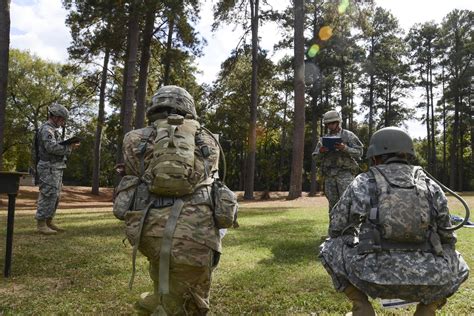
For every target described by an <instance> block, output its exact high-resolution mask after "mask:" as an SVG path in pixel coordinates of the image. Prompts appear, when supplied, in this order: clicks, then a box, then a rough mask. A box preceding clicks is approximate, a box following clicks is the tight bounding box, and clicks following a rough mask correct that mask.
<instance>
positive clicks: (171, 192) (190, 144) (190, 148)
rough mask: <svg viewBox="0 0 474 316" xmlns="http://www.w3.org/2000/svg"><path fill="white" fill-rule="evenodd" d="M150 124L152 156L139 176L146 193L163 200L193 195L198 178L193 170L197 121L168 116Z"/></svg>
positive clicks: (173, 115)
mask: <svg viewBox="0 0 474 316" xmlns="http://www.w3.org/2000/svg"><path fill="white" fill-rule="evenodd" d="M153 124H154V126H155V128H156V138H155V140H154V147H153V156H152V157H151V160H150V162H149V164H148V168H147V169H146V171H145V175H144V176H143V178H144V180H145V181H146V182H147V183H148V185H149V190H150V192H152V193H154V194H156V195H158V196H165V197H181V196H184V195H187V194H191V193H193V192H194V189H195V185H196V183H197V181H198V178H199V175H197V174H196V172H195V170H194V159H195V158H194V150H195V148H196V144H195V136H196V132H197V131H198V129H199V128H200V124H199V122H198V121H196V120H195V119H188V118H184V117H183V116H181V115H178V114H171V115H169V116H168V117H167V118H165V119H158V120H156V121H155V122H154V123H153Z"/></svg>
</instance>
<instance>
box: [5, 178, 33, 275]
mask: <svg viewBox="0 0 474 316" xmlns="http://www.w3.org/2000/svg"><path fill="white" fill-rule="evenodd" d="M23 175H27V173H24V172H7V171H0V193H6V194H8V215H7V246H6V251H5V267H4V270H3V276H4V277H5V278H8V277H9V276H10V272H11V265H12V249H13V221H14V219H15V200H16V195H17V194H18V189H19V187H20V178H21V177H22V176H23Z"/></svg>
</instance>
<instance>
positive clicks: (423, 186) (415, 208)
mask: <svg viewBox="0 0 474 316" xmlns="http://www.w3.org/2000/svg"><path fill="white" fill-rule="evenodd" d="M420 171H421V168H414V170H413V175H412V179H411V180H412V181H411V183H408V182H407V183H406V184H405V185H400V184H395V183H394V182H392V181H390V179H389V178H388V177H387V176H386V175H385V174H384V172H383V171H382V170H381V168H379V167H377V166H375V167H371V168H370V173H371V174H372V176H373V177H371V178H369V195H370V212H369V214H368V218H367V219H366V220H365V223H363V224H362V226H361V232H360V235H359V249H358V250H359V253H367V252H376V251H379V250H383V249H404V250H415V249H420V250H427V251H428V250H430V249H431V245H432V244H431V243H430V238H432V237H431V235H432V234H431V233H430V229H431V221H432V218H431V217H432V216H431V212H432V203H431V193H430V191H429V188H428V181H429V180H428V178H427V177H426V176H425V175H424V173H423V172H420Z"/></svg>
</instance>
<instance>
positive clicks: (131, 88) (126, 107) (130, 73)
mask: <svg viewBox="0 0 474 316" xmlns="http://www.w3.org/2000/svg"><path fill="white" fill-rule="evenodd" d="M137 2H138V1H137V0H135V1H134V2H133V5H132V7H131V8H130V18H129V23H128V37H127V54H126V56H127V60H126V66H125V68H124V76H123V91H124V93H123V99H122V113H121V122H122V124H121V127H122V133H121V135H120V136H121V137H120V139H119V146H118V147H119V148H118V152H117V155H118V159H117V162H123V154H122V141H123V136H125V134H126V133H128V132H129V131H131V130H132V122H133V101H134V99H135V67H136V64H137V53H138V37H139V34H140V28H139V21H138V5H137Z"/></svg>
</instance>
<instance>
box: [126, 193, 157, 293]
mask: <svg viewBox="0 0 474 316" xmlns="http://www.w3.org/2000/svg"><path fill="white" fill-rule="evenodd" d="M152 205H153V202H151V203H149V204H148V206H147V207H146V209H145V210H144V211H143V216H142V218H141V220H140V226H139V227H138V234H137V239H136V240H135V245H133V250H132V276H131V277H130V281H129V282H128V288H129V289H130V290H131V289H132V286H133V281H134V280H135V270H136V267H135V261H136V259H137V251H138V246H139V245H140V240H141V238H142V230H143V224H144V223H145V220H146V218H147V216H148V213H149V212H150V209H151V207H152Z"/></svg>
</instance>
